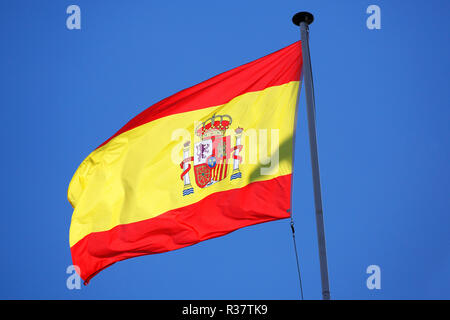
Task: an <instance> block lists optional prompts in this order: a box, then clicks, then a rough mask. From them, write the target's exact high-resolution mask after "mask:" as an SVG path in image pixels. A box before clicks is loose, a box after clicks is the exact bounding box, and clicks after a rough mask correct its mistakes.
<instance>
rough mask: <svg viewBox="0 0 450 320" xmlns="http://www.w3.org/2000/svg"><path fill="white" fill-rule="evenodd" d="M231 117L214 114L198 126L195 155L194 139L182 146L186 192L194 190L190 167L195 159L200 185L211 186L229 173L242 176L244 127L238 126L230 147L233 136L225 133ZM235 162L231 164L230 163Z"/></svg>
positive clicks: (182, 166)
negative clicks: (198, 139) (241, 153)
mask: <svg viewBox="0 0 450 320" xmlns="http://www.w3.org/2000/svg"><path fill="white" fill-rule="evenodd" d="M231 123H232V119H231V117H230V116H229V115H213V116H212V117H211V118H209V119H208V120H206V121H205V122H202V123H201V124H200V125H198V126H197V128H195V134H196V135H197V136H198V137H199V138H201V140H200V141H198V142H196V143H195V144H194V150H193V151H194V153H193V154H194V155H193V156H191V142H190V141H187V142H186V143H185V144H184V148H183V161H182V162H181V163H180V167H181V169H182V170H183V172H182V173H181V180H183V183H184V188H183V196H186V195H189V194H191V193H194V188H193V187H192V184H191V180H190V177H189V171H190V169H191V162H194V177H195V183H196V184H197V186H198V187H199V188H206V187H209V186H211V185H213V184H215V183H217V182H219V181H222V180H224V179H225V178H226V177H227V176H228V175H230V180H234V179H239V178H241V177H242V174H241V171H240V170H239V164H240V162H241V160H242V159H241V157H240V156H239V152H240V151H241V150H242V145H241V136H242V132H243V129H242V128H239V127H238V128H236V129H235V146H234V147H231V137H230V136H229V135H228V136H226V135H225V133H226V131H227V129H229V128H230V126H231ZM231 162H232V164H231V165H230V163H231ZM230 167H231V168H230ZM230 171H231V172H230Z"/></svg>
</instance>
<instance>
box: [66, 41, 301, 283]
mask: <svg viewBox="0 0 450 320" xmlns="http://www.w3.org/2000/svg"><path fill="white" fill-rule="evenodd" d="M301 68H302V53H301V45H300V42H295V43H293V44H291V45H289V46H287V47H285V48H283V49H281V50H279V51H276V52H274V53H272V54H269V55H267V56H264V57H263V58H260V59H258V60H255V61H252V62H250V63H247V64H245V65H242V66H240V67H237V68H235V69H232V70H230V71H227V72H224V73H222V74H219V75H217V76H215V77H213V78H211V79H209V80H206V81H204V82H202V83H200V84H197V85H195V86H193V87H190V88H188V89H185V90H183V91H180V92H178V93H176V94H174V95H172V96H170V97H168V98H166V99H164V100H162V101H160V102H158V103H156V104H155V105H153V106H151V107H149V108H147V109H146V110H144V111H143V112H141V113H140V114H139V115H137V116H136V117H134V118H133V119H131V120H130V121H129V122H128V123H127V124H126V125H125V126H124V127H122V128H121V129H120V130H119V131H117V133H115V134H114V135H113V136H112V137H110V138H109V139H108V140H106V141H105V142H104V143H103V144H101V145H100V146H99V147H98V148H97V149H95V150H94V151H93V152H92V153H91V154H90V155H89V156H88V157H87V158H86V159H85V160H84V161H83V162H82V163H81V164H80V166H79V167H78V169H77V170H76V172H75V174H74V176H73V178H72V180H71V182H70V185H69V189H68V199H69V201H70V203H71V205H72V207H73V209H74V211H73V215H72V220H71V226H70V248H71V253H72V260H73V264H74V265H77V266H78V268H79V273H80V276H81V278H82V279H83V280H84V281H85V284H86V283H88V282H89V280H90V279H91V278H92V277H93V276H95V275H96V274H97V273H98V272H99V271H101V270H102V269H104V268H106V267H108V266H110V265H111V264H113V263H115V262H118V261H121V260H125V259H128V258H132V257H137V256H142V255H147V254H155V253H161V252H166V251H170V250H175V249H179V248H183V247H186V246H189V245H193V244H195V243H198V242H200V241H203V240H207V239H211V238H214V237H219V236H222V235H225V234H228V233H230V232H232V231H234V230H236V229H239V228H242V227H245V226H250V225H254V224H257V223H263V222H267V221H273V220H277V219H283V218H288V217H289V216H290V213H289V209H290V193H291V175H292V150H293V131H294V117H295V110H296V105H297V94H298V90H299V82H300V74H301Z"/></svg>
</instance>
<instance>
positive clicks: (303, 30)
mask: <svg viewBox="0 0 450 320" xmlns="http://www.w3.org/2000/svg"><path fill="white" fill-rule="evenodd" d="M313 21H314V16H313V15H312V14H311V13H309V12H298V13H296V14H295V15H294V16H293V17H292V22H293V23H294V24H295V25H297V26H300V34H301V40H302V41H301V43H302V55H303V78H304V81H303V83H304V85H305V93H306V113H307V117H308V131H309V147H310V153H311V168H312V178H313V188H314V206H315V208H316V227H317V240H318V246H319V262H320V278H321V281H322V299H323V300H329V299H330V285H329V281H328V263H327V251H326V245H325V228H324V223H323V210H322V192H321V188H320V175H319V158H318V154H317V137H316V114H315V111H316V106H315V101H314V85H313V78H312V69H311V57H310V55H309V25H310V24H311V23H312V22H313Z"/></svg>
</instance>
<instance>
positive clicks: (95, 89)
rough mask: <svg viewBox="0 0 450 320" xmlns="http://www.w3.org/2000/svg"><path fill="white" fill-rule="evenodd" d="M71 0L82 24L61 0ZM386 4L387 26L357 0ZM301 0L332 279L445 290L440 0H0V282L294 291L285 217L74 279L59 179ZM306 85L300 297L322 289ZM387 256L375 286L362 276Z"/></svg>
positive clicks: (272, 44)
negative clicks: (372, 19) (70, 22)
mask: <svg viewBox="0 0 450 320" xmlns="http://www.w3.org/2000/svg"><path fill="white" fill-rule="evenodd" d="M70 4H77V5H79V6H80V8H81V17H82V21H81V30H72V31H71V30H68V29H67V28H66V18H67V16H68V15H67V14H66V8H67V6H69V5H70ZM370 4H377V5H379V6H380V8H381V27H382V28H381V30H368V29H367V28H366V19H367V17H368V15H367V14H366V8H367V7H368V6H369V5H370ZM303 10H308V11H310V12H312V13H313V14H314V15H315V17H316V21H315V22H314V24H313V25H312V26H311V43H310V45H311V56H312V63H313V73H314V81H315V93H316V106H317V125H318V143H319V158H320V168H321V177H322V186H323V201H324V211H325V228H326V239H327V249H328V263H329V275H330V286H331V295H332V297H333V298H335V299H430V298H438V299H439V298H446V299H448V298H450V293H449V286H450V273H449V272H450V235H449V231H450V209H449V207H450V196H449V190H450V185H449V184H450V170H449V163H450V157H449V156H450V151H449V138H450V129H449V128H450V127H449V119H450V108H449V107H450V90H449V78H448V77H449V74H450V72H449V71H450V65H449V57H450V43H449V41H448V39H449V31H450V30H449V29H450V28H449V27H450V22H449V19H448V12H449V10H450V2H449V1H436V0H433V1H409V2H405V1H399V0H397V1H380V0H373V1H359V0H358V1H356V0H351V1H350V0H348V1H317V0H315V1H235V0H229V1H221V2H217V1H159V2H158V1H129V2H126V1H87V0H75V1H65V0H62V1H50V0H46V1H23V0H21V1H2V2H1V3H0V23H1V28H0V34H1V50H0V55H1V59H0V64H1V70H2V71H1V76H0V77H1V95H0V101H1V109H0V112H1V120H2V121H1V122H2V125H1V126H0V131H1V137H2V147H1V157H0V168H1V172H2V183H1V184H0V188H1V193H0V194H1V202H0V208H1V209H0V210H1V218H2V222H1V225H0V228H1V229H0V250H1V251H0V252H1V264H0V271H1V274H2V276H3V278H2V281H1V285H0V298H2V299H6V298H18V299H25V298H27V299H110V298H112V299H116V298H121V299H128V298H133V299H296V298H298V297H299V288H298V280H297V270H296V264H295V256H294V251H293V244H292V238H291V233H290V227H289V221H288V220H281V221H277V222H271V223H266V224H261V225H257V226H252V227H248V228H244V229H241V230H238V231H236V232H234V233H231V234H229V235H227V236H225V237H221V238H216V239H213V240H209V241H205V242H203V243H200V244H198V245H195V246H191V247H188V248H184V249H181V250H177V251H173V252H169V253H164V254H158V255H152V256H145V257H140V258H135V259H130V260H127V261H123V262H119V263H117V264H115V265H114V266H112V267H110V268H108V269H106V270H104V271H103V272H102V273H100V274H99V275H98V276H96V277H95V278H94V279H93V280H92V281H91V283H90V284H89V285H88V286H83V287H82V288H81V290H68V289H67V288H66V278H67V274H66V268H67V266H69V265H70V264H71V256H70V250H69V240H68V235H69V226H70V219H71V215H72V208H71V206H70V204H69V202H68V201H67V198H66V192H67V187H68V183H69V181H70V179H71V177H72V175H73V173H74V171H75V170H76V168H77V166H78V165H79V164H80V162H81V161H82V160H83V159H84V158H85V157H86V156H87V155H88V154H89V153H90V152H91V151H92V150H93V149H94V148H95V147H97V146H98V145H99V144H100V143H101V142H103V141H104V140H105V139H106V138H108V137H109V136H111V135H112V134H113V133H114V132H115V131H116V130H118V129H119V128H120V127H121V126H122V125H123V124H125V122H126V121H128V120H129V119H130V118H132V117H133V116H134V115H136V114H137V113H139V112H140V111H142V110H143V109H144V108H146V107H148V106H150V105H152V104H153V103H155V102H157V101H159V100H160V99H162V98H164V97H167V96H169V95H171V94H173V93H175V92H177V91H179V90H181V89H183V88H185V87H188V86H191V85H193V84H196V83H198V82H200V81H203V80H205V79H207V78H209V77H211V76H213V75H215V74H218V73H220V72H223V71H226V70H228V69H230V68H233V67H235V66H238V65H241V64H243V63H245V62H248V61H251V60H254V59H256V58H259V57H261V56H263V55H266V54H268V53H270V52H272V51H275V50H277V49H280V48H282V47H284V46H286V45H288V44H290V43H292V42H294V41H296V40H298V39H299V36H300V35H299V30H298V29H297V28H296V27H295V26H294V25H293V24H292V23H291V17H292V15H293V14H294V13H295V12H297V11H303ZM303 93H304V92H303V90H302V98H301V100H300V103H301V104H300V110H299V124H298V130H297V139H296V143H297V145H296V154H295V157H296V162H295V185H294V194H295V201H294V217H295V222H296V230H297V240H298V248H299V255H300V259H301V269H302V277H303V286H304V288H303V289H304V293H305V298H308V299H317V298H320V296H321V291H320V277H319V264H318V253H317V238H316V226H315V220H314V207H313V194H312V180H311V171H310V163H309V149H308V139H307V130H306V112H305V100H304V95H303ZM371 264H376V265H379V266H380V267H381V290H372V291H371V290H368V289H367V287H366V278H367V277H368V275H367V274H366V268H367V266H369V265H371Z"/></svg>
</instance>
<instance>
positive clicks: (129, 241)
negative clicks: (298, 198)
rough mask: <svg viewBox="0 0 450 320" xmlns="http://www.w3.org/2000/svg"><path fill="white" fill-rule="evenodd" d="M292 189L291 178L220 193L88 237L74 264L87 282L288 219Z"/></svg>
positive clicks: (74, 251) (79, 246)
mask: <svg viewBox="0 0 450 320" xmlns="http://www.w3.org/2000/svg"><path fill="white" fill-rule="evenodd" d="M290 189H291V175H290V174H288V175H285V176H280V177H277V178H274V179H271V180H267V181H259V182H253V183H251V184H248V185H246V186H245V187H242V188H239V189H233V190H228V191H222V192H217V193H214V194H211V195H209V196H208V197H206V198H204V199H203V200H201V201H199V202H196V203H194V204H191V205H189V206H185V207H182V208H178V209H175V210H171V211H168V212H166V213H163V214H161V215H159V216H157V217H154V218H151V219H148V220H144V221H139V222H134V223H130V224H123V225H118V226H116V227H114V228H113V229H111V230H108V231H103V232H94V233H90V234H88V235H87V236H86V237H84V238H83V239H81V240H80V241H78V242H77V243H76V244H75V245H73V246H72V247H71V251H72V260H73V264H74V265H77V266H78V267H79V268H80V272H81V275H80V276H81V278H82V279H84V280H85V283H88V282H89V280H90V279H91V278H92V277H93V276H95V275H96V274H97V273H98V272H100V271H101V270H103V269H105V268H106V267H108V266H110V265H111V264H113V263H115V262H118V261H121V260H125V259H129V258H132V257H137V256H142V255H148V254H155V253H161V252H166V251H170V250H175V249H179V248H183V247H186V246H190V245H193V244H196V243H198V242H200V241H204V240H207V239H211V238H215V237H220V236H223V235H225V234H227V233H230V232H232V231H235V230H237V229H239V228H243V227H246V226H250V225H254V224H258V223H263V222H268V221H272V220H278V219H283V218H288V217H289V212H288V209H289V206H290V200H289V199H290ZM224 203H226V205H223V204H224ZM204 208H207V210H205V209H204Z"/></svg>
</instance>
